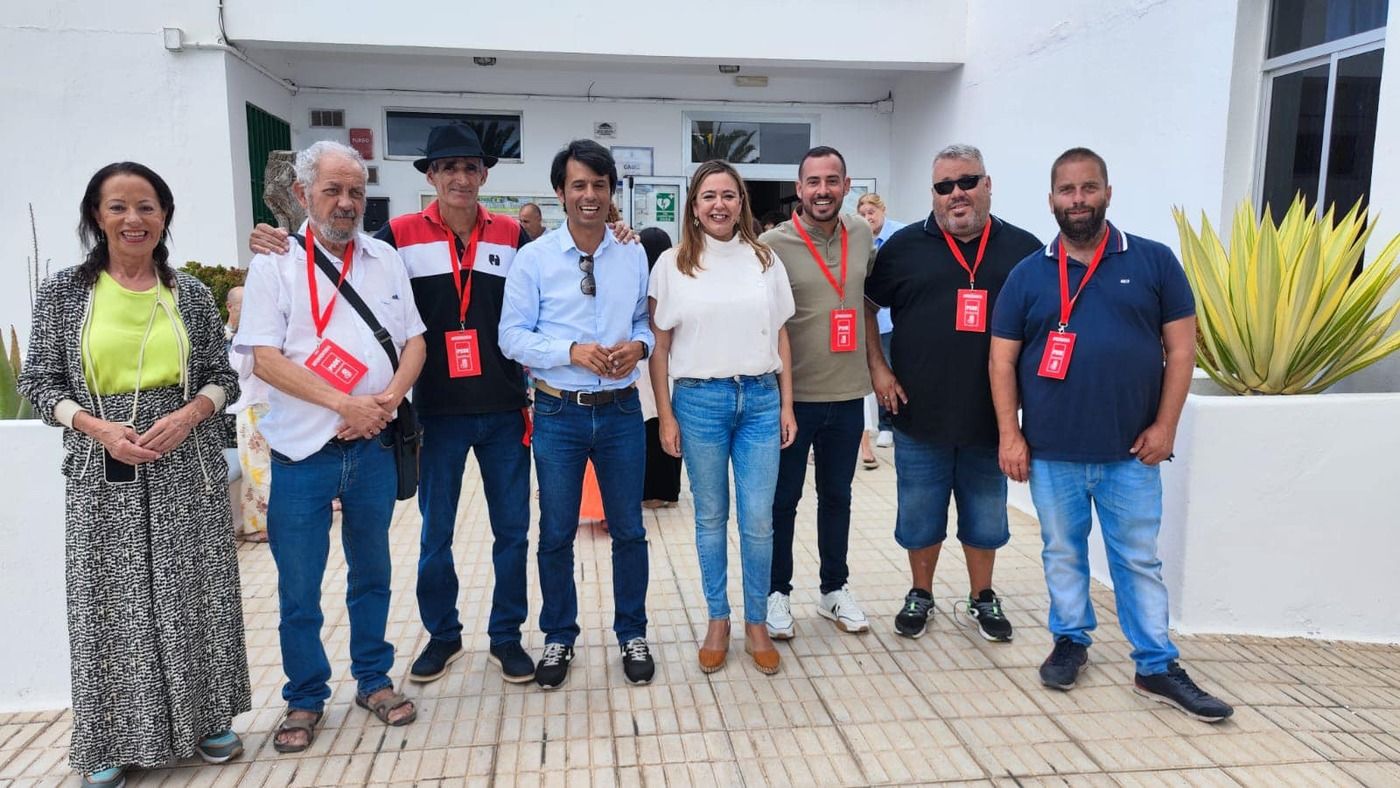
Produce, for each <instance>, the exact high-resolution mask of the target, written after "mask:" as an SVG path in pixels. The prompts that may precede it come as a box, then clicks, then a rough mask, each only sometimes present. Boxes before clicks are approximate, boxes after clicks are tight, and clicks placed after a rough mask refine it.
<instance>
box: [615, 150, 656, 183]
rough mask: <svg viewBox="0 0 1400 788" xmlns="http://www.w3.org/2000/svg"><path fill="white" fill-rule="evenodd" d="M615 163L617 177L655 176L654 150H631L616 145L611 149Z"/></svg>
mask: <svg viewBox="0 0 1400 788" xmlns="http://www.w3.org/2000/svg"><path fill="white" fill-rule="evenodd" d="M611 150H612V155H613V161H615V162H617V175H618V177H619V178H626V177H627V176H629V175H654V174H655V173H653V172H652V153H653V150H654V149H652V148H630V147H626V146H623V145H614V146H612V148H611Z"/></svg>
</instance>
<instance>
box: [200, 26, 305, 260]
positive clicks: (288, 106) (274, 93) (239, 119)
mask: <svg viewBox="0 0 1400 788" xmlns="http://www.w3.org/2000/svg"><path fill="white" fill-rule="evenodd" d="M219 56H220V57H223V58H225V60H224V63H225V66H226V68H227V73H228V81H227V90H226V96H227V100H228V110H227V111H228V133H229V145H230V147H229V153H228V156H229V161H228V164H229V178H230V182H231V183H232V186H233V193H232V195H231V197H232V200H233V206H232V213H230V214H229V215H228V217H227V218H226V219H225V220H224V221H223V222H222V224H224V225H227V226H228V229H229V232H230V233H231V243H232V245H231V246H230V247H229V248H228V249H226V250H224V251H223V253H222V255H221V256H220V257H218V258H217V259H210V260H206V261H204V262H206V263H218V264H220V265H245V266H246V265H247V264H248V261H249V260H251V259H252V257H253V253H252V252H250V251H248V244H247V243H246V242H240V240H239V239H244V238H247V237H248V233H249V231H251V230H252V229H253V203H254V201H255V200H256V201H257V202H258V203H259V204H261V202H262V195H261V194H258V195H254V194H253V188H252V172H251V169H252V168H251V167H250V166H249V161H248V121H247V118H248V110H247V105H248V104H253V105H254V106H256V107H258V108H260V109H262V110H264V111H265V112H269V113H271V114H273V115H276V116H277V117H279V118H281V119H282V120H285V121H287V122H288V123H289V124H290V123H291V122H292V120H293V117H294V112H293V104H294V102H293V99H292V94H291V93H290V92H289V91H288V90H287V89H286V88H284V87H283V86H282V85H280V84H278V83H276V82H274V81H273V80H272V79H271V78H269V77H267V76H265V75H263V74H261V73H259V72H258V71H256V70H254V69H253V68H251V67H249V66H248V65H246V64H245V63H243V62H242V61H241V60H239V59H238V58H236V57H233V56H232V55H225V54H219ZM209 220H210V221H217V219H216V217H214V216H210V217H209Z"/></svg>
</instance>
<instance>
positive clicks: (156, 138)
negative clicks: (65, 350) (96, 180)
mask: <svg viewBox="0 0 1400 788" xmlns="http://www.w3.org/2000/svg"><path fill="white" fill-rule="evenodd" d="M213 8H214V6H213V5H212V4H203V3H198V4H196V3H190V2H180V1H179V0H167V1H166V2H152V3H141V4H136V5H130V4H128V5H126V6H120V7H119V6H112V5H109V4H98V3H90V2H57V3H28V4H18V5H14V6H13V7H7V8H6V12H5V17H4V19H3V20H0V52H4V53H5V55H4V57H5V64H6V67H5V68H3V69H0V97H3V99H4V103H5V107H6V110H5V120H4V122H3V123H0V146H3V148H4V149H5V150H7V151H9V152H10V155H9V156H8V157H7V159H6V172H5V174H6V182H7V183H8V184H9V188H6V189H4V190H3V192H0V223H3V226H4V227H5V228H6V230H7V231H6V232H5V233H0V261H3V264H4V267H3V270H4V271H5V272H6V273H5V274H3V277H0V326H4V325H8V324H10V323H14V324H16V325H17V327H18V328H19V330H20V332H21V341H26V339H25V337H26V336H27V332H28V325H29V304H28V288H27V287H26V284H25V276H24V272H23V270H22V269H23V263H24V260H25V258H26V257H28V256H30V255H31V254H32V252H31V250H30V249H31V247H30V236H29V232H28V213H27V208H26V203H31V202H32V203H33V204H34V213H35V219H36V224H37V227H38V235H39V247H40V255H41V256H42V257H44V258H49V259H52V268H53V269H54V270H58V269H61V268H65V267H68V266H71V265H75V264H77V263H78V262H79V261H80V251H81V250H80V247H79V244H78V240H77V237H76V234H75V232H74V228H75V227H76V225H77V222H78V204H79V202H80V200H81V198H82V193H83V189H84V187H85V186H86V185H87V180H88V178H90V177H91V175H92V173H93V172H95V171H96V170H97V169H98V168H100V167H102V166H103V165H106V164H108V163H110V162H113V161H119V160H124V159H129V160H134V161H139V162H141V163H143V164H146V165H148V166H150V167H151V168H152V169H154V170H155V171H156V172H157V173H159V174H160V175H161V176H162V177H164V178H165V179H166V180H167V181H168V182H169V184H170V187H171V189H172V191H173V192H174V195H175V204H176V215H175V221H174V224H173V227H172V231H173V233H174V242H173V244H172V253H171V259H172V261H174V262H176V263H177V264H179V263H183V262H184V261H185V260H191V259H194V260H201V261H203V262H225V263H227V262H233V261H234V260H235V259H236V258H232V257H231V255H230V253H231V252H232V250H233V249H234V245H233V237H234V226H233V223H232V222H231V221H229V220H228V217H232V216H233V215H234V212H235V211H234V200H235V196H234V195H235V187H234V182H233V180H232V172H231V170H230V167H229V156H230V155H231V154H230V153H229V151H230V150H231V147H230V146H231V140H230V138H229V122H228V106H227V103H226V100H225V87H224V86H225V82H226V71H225V64H224V60H225V57H226V56H225V55H224V54H222V53H219V52H182V53H171V52H168V51H166V49H165V48H164V45H163V40H162V36H161V27H162V26H164V25H175V26H182V27H184V28H186V29H187V30H188V31H190V33H191V34H192V35H205V36H209V37H211V38H212V36H213V35H214V34H215V32H216V29H217V28H216V25H215V21H214V19H215V18H214V16H213ZM239 122H240V123H241V122H242V121H241V115H240V121H239ZM245 166H246V165H245ZM245 188H246V187H245Z"/></svg>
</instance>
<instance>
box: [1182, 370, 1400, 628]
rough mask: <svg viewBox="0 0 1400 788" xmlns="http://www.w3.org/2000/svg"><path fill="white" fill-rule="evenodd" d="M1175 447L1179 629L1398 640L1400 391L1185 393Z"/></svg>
mask: <svg viewBox="0 0 1400 788" xmlns="http://www.w3.org/2000/svg"><path fill="white" fill-rule="evenodd" d="M1197 388H1201V387H1200V386H1198V387H1197ZM1176 451H1177V455H1178V460H1177V461H1175V462H1172V463H1167V464H1166V465H1164V466H1163V473H1162V483H1163V488H1164V494H1165V496H1166V500H1165V502H1164V503H1165V506H1164V515H1163V523H1162V537H1161V546H1160V551H1161V555H1162V560H1163V564H1164V568H1163V571H1164V574H1165V576H1166V581H1167V586H1168V588H1169V589H1170V590H1171V601H1172V617H1173V623H1174V625H1175V626H1176V628H1177V629H1179V630H1180V631H1182V632H1191V633H1195V632H1229V633H1239V634H1256V635H1272V636H1302V637H1315V638H1328V639H1341V640H1363V641H1376V642H1387V643H1395V642H1400V607H1397V606H1396V605H1395V604H1394V602H1395V599H1396V598H1397V596H1400V572H1397V565H1396V562H1397V559H1400V394H1395V393H1389V394H1321V395H1315V396H1288V397H1282V396H1280V397H1237V396H1229V395H1221V394H1200V393H1193V394H1192V395H1191V396H1190V397H1189V398H1188V399H1187V402H1186V408H1185V410H1184V411H1183V413H1182V421H1181V427H1180V430H1179V431H1178V434H1177V442H1176Z"/></svg>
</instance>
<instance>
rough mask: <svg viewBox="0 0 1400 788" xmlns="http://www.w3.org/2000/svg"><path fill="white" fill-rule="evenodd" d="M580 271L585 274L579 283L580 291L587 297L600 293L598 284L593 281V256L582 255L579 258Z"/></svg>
mask: <svg viewBox="0 0 1400 788" xmlns="http://www.w3.org/2000/svg"><path fill="white" fill-rule="evenodd" d="M578 270H580V271H582V272H583V279H582V280H580V281H579V283H578V289H579V291H581V292H582V293H583V294H584V295H586V296H591V295H593V294H595V293H597V292H598V283H597V282H595V281H593V255H591V254H581V255H579V256H578Z"/></svg>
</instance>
